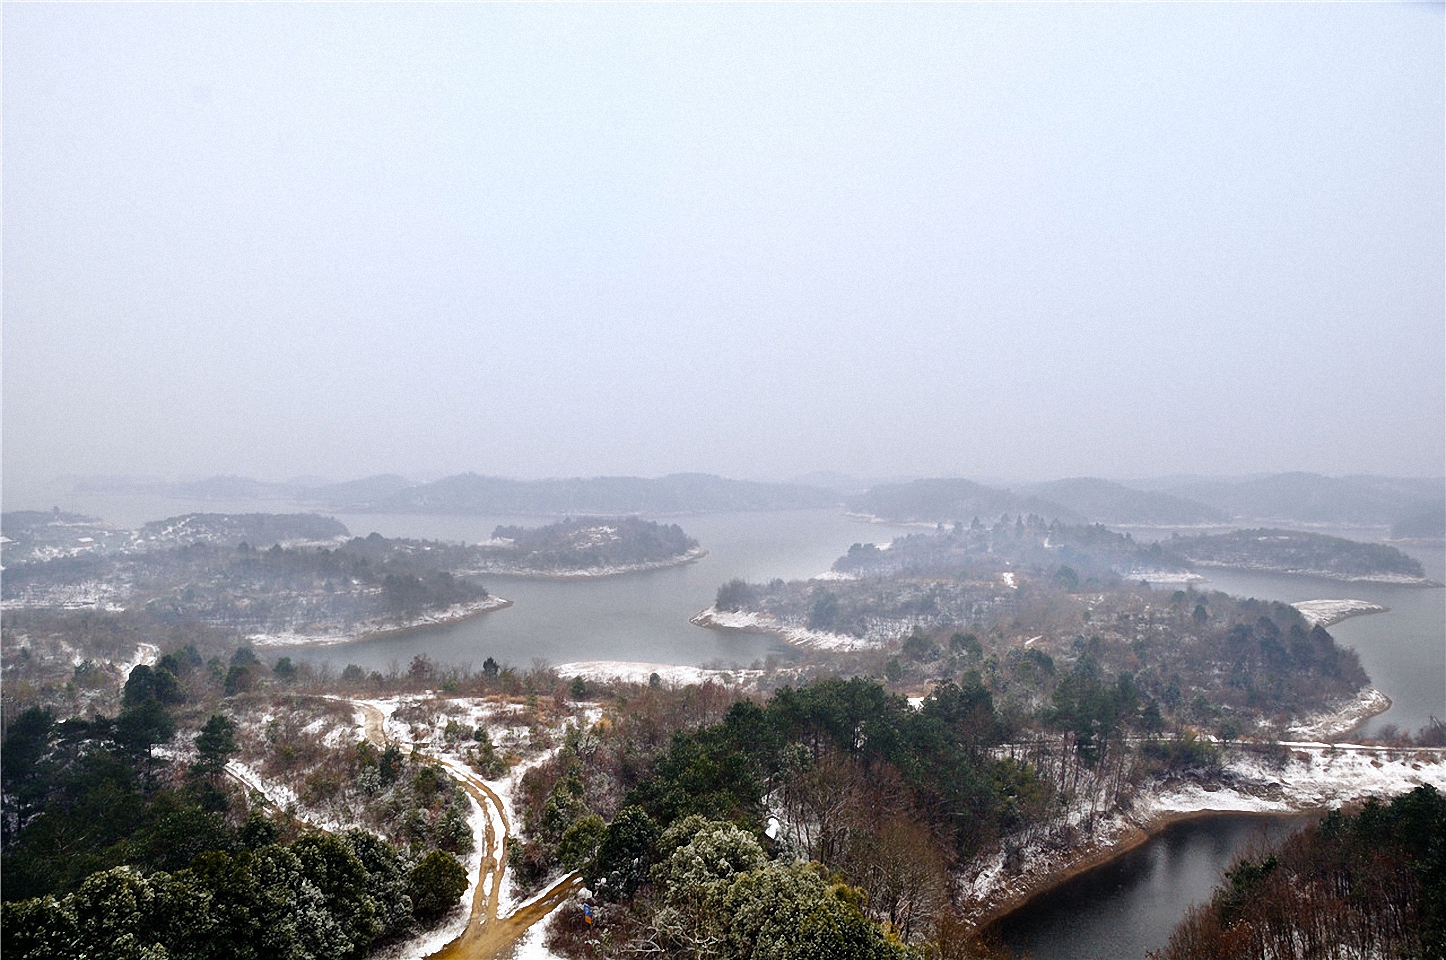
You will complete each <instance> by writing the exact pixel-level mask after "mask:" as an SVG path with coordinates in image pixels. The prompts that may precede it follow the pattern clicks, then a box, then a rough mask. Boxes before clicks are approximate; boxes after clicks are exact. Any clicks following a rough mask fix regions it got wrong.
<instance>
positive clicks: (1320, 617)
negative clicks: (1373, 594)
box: [1291, 600, 1390, 627]
mask: <svg viewBox="0 0 1446 960" xmlns="http://www.w3.org/2000/svg"><path fill="white" fill-rule="evenodd" d="M1291 606H1292V607H1295V608H1296V609H1297V610H1299V611H1300V615H1301V616H1302V617H1305V622H1306V623H1308V624H1310V625H1311V626H1312V627H1331V626H1334V625H1336V624H1337V623H1340V622H1341V621H1342V620H1349V619H1350V618H1351V617H1362V616H1365V615H1366V614H1368V613H1386V612H1388V611H1389V610H1390V608H1389V607H1383V606H1381V605H1380V604H1379V603H1371V602H1370V601H1369V600H1301V601H1299V602H1298V603H1292V604H1291Z"/></svg>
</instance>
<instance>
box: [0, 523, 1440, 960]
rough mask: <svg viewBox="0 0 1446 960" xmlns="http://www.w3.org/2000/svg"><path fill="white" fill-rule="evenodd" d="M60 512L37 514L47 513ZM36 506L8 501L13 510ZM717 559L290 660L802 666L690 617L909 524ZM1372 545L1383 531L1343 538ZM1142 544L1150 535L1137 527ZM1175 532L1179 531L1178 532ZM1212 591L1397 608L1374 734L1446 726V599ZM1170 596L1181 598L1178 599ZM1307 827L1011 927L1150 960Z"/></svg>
mask: <svg viewBox="0 0 1446 960" xmlns="http://www.w3.org/2000/svg"><path fill="white" fill-rule="evenodd" d="M53 502H54V503H56V504H59V505H60V506H61V508H62V509H65V510H75V511H78V512H83V513H89V514H92V515H96V516H101V517H103V518H105V519H107V520H110V521H112V522H115V523H120V524H125V525H139V524H140V523H143V522H145V521H148V520H157V519H162V518H164V517H168V516H175V515H177V514H180V513H185V512H189V511H206V512H223V511H234V512H248V511H257V510H267V511H276V512H281V511H284V510H287V509H295V508H294V507H291V506H290V505H287V504H282V503H266V504H257V503H255V502H250V503H246V504H220V503H216V502H207V503H184V502H179V501H175V500H163V499H156V498H136V497H117V496H90V497H80V496H76V495H66V496H58V497H56V498H55V499H54V500H53ZM50 505H51V503H45V504H43V505H40V504H36V505H34V506H36V507H37V508H42V509H44V508H48V507H49V506H50ZM20 506H32V505H31V504H7V509H14V508H16V507H20ZM340 519H341V520H342V521H343V522H344V523H346V525H347V526H348V527H349V528H350V529H351V531H352V533H354V534H357V535H360V536H365V535H366V534H368V533H371V532H372V531H376V532H378V533H381V534H383V535H386V536H406V537H424V538H432V539H445V540H467V541H477V540H483V539H486V538H487V537H489V536H490V535H491V533H492V530H493V528H494V527H495V526H496V525H497V524H498V523H509V524H515V523H523V524H527V523H530V522H536V523H542V522H546V521H545V520H544V519H542V518H518V517H508V518H479V517H427V516H412V515H386V516H347V515H341V516H340ZM678 523H679V524H680V525H681V526H682V527H683V528H684V529H685V530H686V531H688V533H689V534H691V535H692V536H694V537H696V538H697V539H698V540H699V541H700V542H701V543H702V545H703V546H704V547H705V548H706V549H707V550H708V551H709V555H708V556H707V557H706V558H704V559H703V560H701V561H699V562H698V563H695V564H690V565H688V566H683V567H673V568H669V569H666V570H656V571H652V572H648V573H641V574H633V575H628V576H623V577H612V578H608V579H603V580H595V581H543V580H519V579H509V578H503V577H495V578H492V579H490V580H488V581H487V585H488V587H489V589H491V590H492V591H493V592H494V593H496V594H498V595H500V596H503V597H506V598H507V599H509V600H512V601H514V604H515V605H514V606H512V607H510V608H507V609H505V610H499V611H496V612H493V613H489V614H484V615H482V616H480V617H476V618H474V619H472V620H468V621H465V622H463V623H459V624H455V625H452V626H449V627H439V628H435V629H427V630H419V631H416V632H413V633H408V634H406V635H403V636H398V637H391V638H387V639H383V640H376V641H369V642H364V643H357V644H349V645H346V646H344V647H329V648H316V649H311V650H305V651H300V652H298V651H292V655H293V656H297V655H300V656H304V657H306V658H309V659H313V660H316V661H330V662H332V663H333V665H334V666H336V667H338V668H339V667H340V666H342V665H344V664H346V663H357V664H360V665H362V666H364V667H366V668H368V669H377V670H382V671H386V670H387V669H389V668H390V667H391V665H393V664H396V665H398V666H400V667H402V668H405V666H406V664H407V663H408V662H409V661H410V660H411V658H412V657H413V656H415V655H417V654H426V655H427V656H429V657H431V658H432V659H433V660H434V661H437V662H439V663H453V664H470V665H471V666H473V667H474V668H475V667H480V665H481V663H482V661H483V660H484V659H486V658H487V657H489V656H491V657H495V658H496V659H497V660H499V661H503V662H509V663H512V664H514V665H517V666H521V667H526V666H529V665H531V663H532V662H533V660H534V659H540V660H545V661H547V662H550V663H563V662H567V661H572V660H637V661H645V662H659V663H676V664H688V665H703V664H710V663H717V664H722V665H733V664H739V665H748V664H751V663H753V662H755V661H757V660H760V659H762V658H764V657H767V656H769V655H770V654H772V655H778V656H782V657H785V658H786V657H787V656H789V650H788V649H787V648H785V647H783V646H782V645H781V644H779V643H777V642H775V641H772V640H770V639H768V638H765V637H758V636H752V635H747V634H737V633H725V632H721V631H716V630H705V629H702V628H699V627H695V626H693V625H692V624H690V623H688V618H689V617H690V616H692V615H693V614H694V613H697V612H698V611H699V610H702V609H703V608H705V607H707V606H708V605H709V604H710V603H711V602H712V600H713V596H714V593H715V592H716V590H717V588H718V586H719V584H721V583H723V582H724V581H726V580H728V579H730V578H732V577H743V578H745V579H748V580H754V581H758V580H768V579H771V578H773V577H782V578H784V579H796V578H805V577H809V576H813V575H815V574H818V573H821V572H822V571H824V570H827V569H828V568H829V566H830V564H832V563H833V561H834V559H836V558H837V557H838V556H840V555H841V554H843V553H845V552H846V551H847V550H848V547H849V545H850V544H852V543H855V542H859V541H873V542H885V541H887V540H889V539H891V538H892V537H894V536H897V535H899V534H900V533H902V532H904V530H903V529H902V528H896V527H890V526H882V525H869V524H863V523H859V522H857V521H852V520H849V519H848V518H846V517H843V516H842V515H840V514H839V513H838V512H837V511H833V510H816V511H793V512H782V513H756V514H725V515H715V516H694V517H685V518H680V519H679V520H678ZM1336 532H1337V533H1338V534H1340V535H1347V536H1352V537H1353V538H1355V539H1373V538H1374V537H1375V536H1379V535H1380V533H1381V532H1380V531H1336ZM1133 533H1134V535H1135V537H1136V539H1140V540H1148V539H1152V537H1151V536H1150V535H1149V532H1148V531H1144V530H1135V531H1133ZM1164 533H1165V535H1168V532H1164ZM1405 549H1406V552H1408V553H1410V554H1411V555H1412V556H1415V557H1416V558H1417V559H1419V560H1420V561H1421V562H1422V565H1423V566H1424V567H1425V569H1426V574H1427V576H1429V577H1431V578H1432V579H1434V580H1437V581H1443V580H1446V551H1442V550H1429V549H1420V548H1413V547H1408V548H1405ZM1208 575H1209V576H1210V579H1211V582H1210V583H1209V584H1206V585H1205V587H1206V588H1208V589H1217V590H1224V591H1226V592H1227V593H1232V594H1237V595H1243V596H1253V597H1258V598H1262V599H1272V600H1281V601H1285V602H1295V601H1299V600H1314V599H1324V598H1345V597H1349V598H1355V599H1360V600H1369V601H1371V602H1373V603H1379V604H1381V605H1383V606H1386V607H1389V608H1390V612H1389V613H1384V614H1376V615H1372V616H1365V617H1356V618H1353V619H1350V620H1347V621H1344V622H1343V623H1339V624H1337V625H1336V626H1334V627H1332V628H1330V629H1331V633H1332V634H1333V635H1334V636H1335V637H1336V639H1337V640H1338V641H1340V642H1341V643H1343V644H1346V645H1349V646H1351V647H1354V648H1355V649H1356V651H1357V652H1358V653H1359V654H1360V657H1361V662H1362V664H1363V666H1364V667H1365V669H1366V672H1367V673H1368V674H1369V675H1370V677H1371V680H1372V682H1373V683H1374V684H1375V685H1376V686H1377V687H1378V688H1380V689H1381V690H1383V691H1384V692H1385V693H1386V694H1387V695H1388V696H1389V697H1391V699H1392V701H1393V706H1392V709H1391V710H1390V711H1389V712H1388V713H1387V714H1385V715H1383V716H1382V717H1380V718H1378V719H1377V720H1375V721H1373V722H1372V724H1371V728H1378V727H1379V726H1380V725H1381V724H1384V723H1395V724H1397V725H1398V726H1400V727H1401V728H1403V729H1415V728H1417V727H1419V726H1421V725H1422V724H1424V723H1425V722H1426V721H1427V719H1428V718H1429V717H1432V716H1436V717H1442V718H1446V590H1440V589H1421V588H1412V587H1395V586H1387V585H1374V584H1345V583H1339V582H1336V581H1330V580H1312V579H1307V578H1300V577H1284V576H1277V575H1273V574H1258V573H1242V572H1235V571H1219V570H1212V571H1208ZM1163 589H1171V590H1172V589H1174V588H1173V587H1166V588H1163ZM1301 822H1302V821H1301V820H1300V819H1299V818H1284V819H1270V818H1254V817H1242V816H1220V817H1211V818H1208V819H1204V820H1196V821H1191V822H1187V823H1182V824H1177V825H1175V826H1174V827H1172V828H1171V829H1170V830H1168V831H1166V832H1165V833H1164V834H1162V835H1161V836H1159V837H1157V838H1155V839H1154V840H1152V841H1151V842H1149V843H1147V844H1145V845H1144V846H1142V847H1140V848H1139V849H1137V850H1134V851H1132V852H1131V853H1129V854H1127V855H1126V856H1124V857H1122V858H1120V859H1119V860H1116V861H1114V862H1112V863H1110V864H1108V865H1106V866H1104V867H1101V868H1100V869H1098V870H1095V871H1091V872H1090V873H1088V874H1085V875H1082V876H1080V877H1077V878H1075V879H1074V880H1073V881H1071V882H1070V884H1068V885H1067V886H1066V887H1064V888H1062V889H1061V890H1060V891H1057V892H1056V893H1054V894H1051V895H1050V896H1048V897H1045V898H1042V899H1040V900H1038V901H1036V902H1034V903H1032V904H1030V905H1029V907H1027V908H1026V909H1025V910H1024V911H1020V912H1018V913H1016V914H1015V915H1013V916H1012V917H1010V918H1009V919H1008V921H1007V922H1006V923H1005V924H1004V925H1002V927H1001V929H1002V931H1003V933H1004V936H1005V938H1006V942H1007V943H1008V944H1009V945H1010V946H1011V947H1013V948H1014V949H1015V950H1017V951H1024V950H1027V951H1028V952H1029V954H1030V955H1031V956H1032V957H1033V958H1034V960H1065V958H1095V957H1098V958H1111V960H1140V958H1143V957H1144V955H1145V953H1146V951H1148V950H1153V949H1158V948H1160V947H1162V946H1164V944H1165V942H1166V940H1167V938H1168V936H1169V933H1170V931H1171V930H1172V929H1173V928H1174V926H1175V924H1176V923H1177V922H1178V921H1179V919H1180V917H1181V916H1183V914H1184V913H1185V911H1186V910H1187V909H1188V908H1189V906H1190V905H1191V904H1192V903H1196V902H1199V901H1201V900H1203V899H1205V898H1206V897H1208V896H1209V894H1210V891H1211V889H1212V888H1213V887H1214V885H1215V884H1216V883H1217V882H1218V880H1219V878H1220V876H1221V875H1222V873H1223V871H1224V869H1225V867H1226V866H1227V865H1228V864H1229V863H1230V861H1231V860H1232V859H1233V858H1234V857H1235V856H1237V855H1238V854H1240V853H1241V852H1243V851H1244V850H1246V849H1247V848H1248V847H1249V846H1250V845H1251V844H1252V843H1258V842H1260V841H1262V840H1266V839H1274V838H1276V837H1278V836H1280V835H1281V834H1282V833H1283V832H1286V831H1289V830H1291V829H1294V828H1296V827H1297V826H1299V824H1300V823H1301Z"/></svg>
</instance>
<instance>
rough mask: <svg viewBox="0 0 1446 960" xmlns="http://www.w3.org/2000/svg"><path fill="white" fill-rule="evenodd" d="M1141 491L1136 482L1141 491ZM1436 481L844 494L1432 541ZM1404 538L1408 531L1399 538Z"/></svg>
mask: <svg viewBox="0 0 1446 960" xmlns="http://www.w3.org/2000/svg"><path fill="white" fill-rule="evenodd" d="M1141 486H1143V484H1142V485H1141ZM1443 504H1446V481H1443V480H1439V479H1435V480H1433V479H1416V478H1395V477H1323V476H1320V475H1319V474H1313V473H1282V474H1276V475H1273V476H1269V477H1260V478H1253V479H1247V480H1198V479H1185V480H1181V481H1178V482H1176V483H1175V484H1173V485H1171V486H1169V487H1167V488H1165V489H1159V488H1156V489H1140V488H1139V487H1132V486H1126V485H1124V484H1120V483H1115V482H1113V481H1109V480H1100V479H1096V478H1093V477H1078V478H1074V479H1070V480H1056V481H1053V482H1050V483H1033V484H1022V485H1020V486H1019V487H1017V488H1016V489H1002V488H998V487H987V486H984V485H982V484H979V483H975V482H973V481H971V480H916V481H914V482H912V483H899V484H881V485H879V486H876V487H872V488H871V489H869V490H868V491H867V492H865V493H862V494H859V495H857V496H854V497H850V498H849V499H848V501H847V507H848V509H850V510H852V511H854V512H857V513H863V514H868V515H870V516H875V517H880V518H883V519H887V520H901V521H924V522H931V523H953V522H955V521H963V522H965V523H968V522H969V521H970V520H972V519H973V518H974V517H979V518H981V519H985V520H988V519H991V518H997V517H998V516H999V515H1000V514H1001V513H1008V514H1010V515H1017V514H1021V513H1023V514H1030V513H1034V514H1038V515H1040V516H1042V517H1044V518H1046V519H1050V520H1060V521H1065V522H1079V521H1081V520H1086V521H1091V522H1095V523H1104V524H1108V525H1142V526H1211V525H1223V524H1229V523H1233V522H1240V521H1249V522H1252V523H1253V522H1259V521H1271V522H1274V523H1280V522H1286V523H1304V524H1338V525H1342V526H1351V525H1361V526H1387V525H1392V524H1396V525H1397V530H1398V532H1397V533H1396V534H1395V535H1396V536H1398V537H1402V538H1408V537H1409V538H1439V537H1440V536H1441V534H1440V533H1434V534H1433V533H1432V532H1431V531H1433V530H1437V529H1439V528H1440V526H1441V522H1440V520H1439V519H1438V518H1440V517H1441V516H1442V509H1443ZM1408 531H1409V532H1408Z"/></svg>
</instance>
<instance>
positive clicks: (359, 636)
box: [246, 596, 512, 648]
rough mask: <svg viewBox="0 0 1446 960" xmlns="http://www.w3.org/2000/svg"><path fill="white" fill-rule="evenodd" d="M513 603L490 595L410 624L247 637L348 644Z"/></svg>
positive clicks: (285, 643) (273, 642)
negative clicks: (310, 633)
mask: <svg viewBox="0 0 1446 960" xmlns="http://www.w3.org/2000/svg"><path fill="white" fill-rule="evenodd" d="M510 606H512V601H511V600H507V599H504V598H502V597H497V596H492V597H488V598H487V599H486V600H480V601H477V602H475V603H468V604H460V605H458V606H457V607H449V608H448V609H447V610H445V611H443V612H442V613H440V614H434V615H431V616H428V617H426V618H424V619H418V620H413V621H412V622H410V623H403V624H396V625H391V626H379V627H377V628H375V629H371V630H363V631H361V632H359V633H346V634H335V633H330V634H312V635H307V634H298V633H272V634H266V633H256V634H251V635H249V636H247V637H246V640H248V641H249V642H250V643H251V644H252V645H253V646H257V647H267V648H273V647H335V646H341V645H342V644H348V643H361V642H362V641H364V640H383V639H386V638H388V637H396V636H401V635H402V634H407V633H412V632H413V631H416V630H426V629H429V628H431V627H450V626H452V625H453V624H458V623H462V622H463V621H464V620H471V619H472V618H473V617H479V616H481V615H482V614H484V613H491V612H493V611H494V610H505V609H507V608H508V607H510Z"/></svg>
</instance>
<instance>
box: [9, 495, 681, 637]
mask: <svg viewBox="0 0 1446 960" xmlns="http://www.w3.org/2000/svg"><path fill="white" fill-rule="evenodd" d="M3 522H4V530H5V536H6V540H7V542H6V543H5V545H4V553H3V559H4V562H5V580H4V585H3V593H0V604H3V609H4V611H5V613H6V615H7V616H9V617H11V619H12V620H13V621H14V622H15V623H17V624H18V623H19V622H21V620H22V619H24V620H27V622H31V621H33V622H37V623H38V622H40V621H44V622H45V623H47V624H49V625H48V626H47V627H46V628H45V630H43V631H42V632H43V633H45V634H47V635H49V634H51V633H53V632H54V630H55V629H58V628H57V627H56V626H55V625H56V623H57V622H58V621H57V620H56V616H55V615H56V614H59V613H63V612H65V611H80V610H85V611H93V612H99V613H112V614H119V613H128V614H131V615H133V616H142V617H145V618H148V619H149V620H152V621H154V622H156V623H158V624H176V623H183V622H195V623H198V624H201V625H204V626H206V627H209V628H216V629H222V630H229V631H233V632H234V633H236V634H237V635H238V636H242V637H245V638H247V639H248V640H249V641H250V642H252V643H255V644H260V645H271V646H275V645H286V644H331V643H342V642H348V641H352V640H358V639H363V638H367V637H376V636H381V635H386V634H390V633H394V632H398V631H404V630H412V629H416V628H419V627H425V626H433V625H438V624H444V623H454V622H457V621H459V620H462V619H465V618H467V617H472V616H476V615H478V614H480V613H486V612H488V611H492V610H498V609H501V608H503V607H506V606H508V605H510V601H508V600H505V599H502V598H500V597H496V596H494V595H492V594H491V593H490V592H489V591H488V590H487V588H486V587H485V586H483V585H482V583H481V581H480V579H479V578H480V577H482V576H484V575H487V576H493V575H508V576H531V577H558V578H573V577H599V576H614V575H620V574H626V573H631V572H637V571H642V570H651V569H656V568H659V567H663V566H670V565H675V564H680V563H691V562H693V561H695V560H697V559H698V558H699V557H701V556H703V555H704V551H703V550H702V548H701V547H699V545H698V542H697V541H696V540H694V539H693V538H691V537H689V536H687V534H685V533H684V532H683V531H682V530H681V529H680V528H679V527H678V526H677V525H676V524H667V525H665V524H659V523H656V522H653V521H647V520H641V519H638V518H635V517H623V518H615V519H593V518H589V519H569V520H563V521H559V522H558V523H554V524H549V525H547V526H543V527H535V528H523V527H507V526H504V527H498V528H497V530H496V531H495V533H494V536H493V538H492V539H490V540H488V541H485V542H483V543H478V544H465V543H447V542H442V541H431V540H417V539H408V538H390V537H383V536H382V535H381V534H378V533H372V534H370V535H368V536H366V537H353V536H351V535H350V534H349V532H348V530H347V529H346V527H345V526H344V525H342V524H341V523H340V522H339V521H337V520H335V519H333V518H330V517H321V516H316V515H311V514H187V515H184V516H179V517H172V518H169V519H167V520H162V521H157V522H155V523H149V524H146V525H145V526H143V527H141V528H139V529H136V530H124V529H120V528H115V527H111V526H108V525H106V524H104V523H103V522H102V521H100V520H98V519H96V518H92V517H81V516H76V515H71V514H60V513H26V514H6V515H5V516H4V520H3ZM22 614H24V615H25V616H24V617H22V616H21V615H22ZM12 632H13V631H12Z"/></svg>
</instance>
